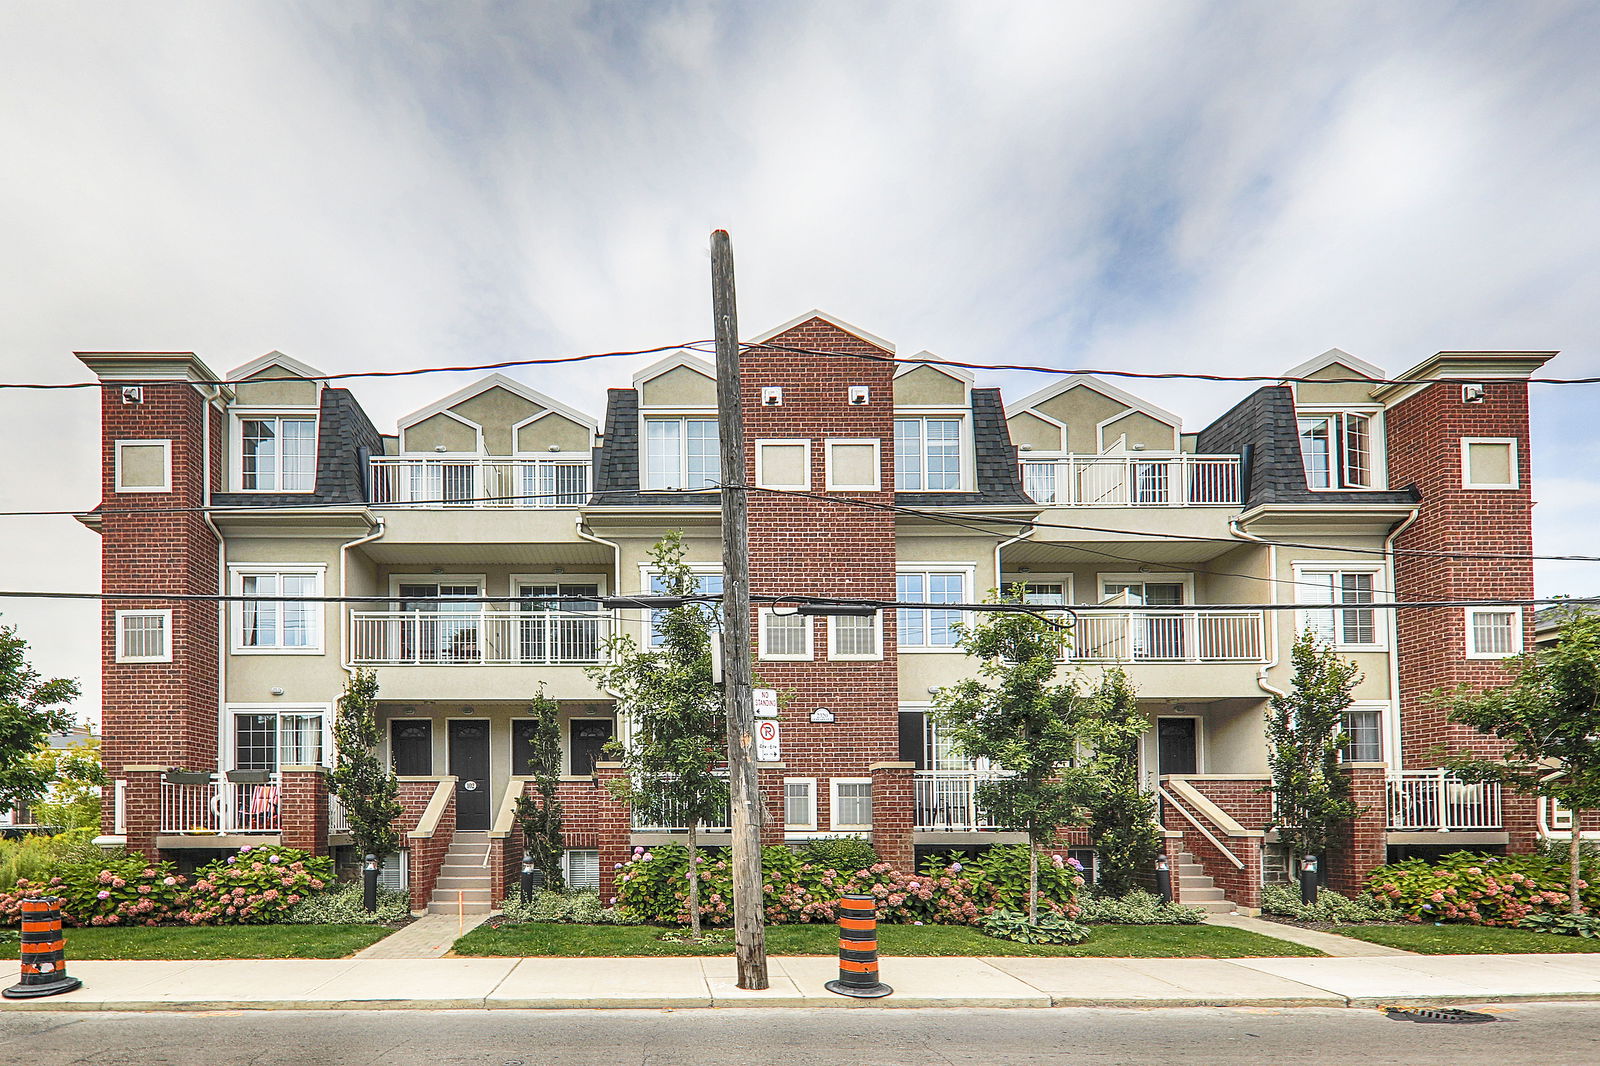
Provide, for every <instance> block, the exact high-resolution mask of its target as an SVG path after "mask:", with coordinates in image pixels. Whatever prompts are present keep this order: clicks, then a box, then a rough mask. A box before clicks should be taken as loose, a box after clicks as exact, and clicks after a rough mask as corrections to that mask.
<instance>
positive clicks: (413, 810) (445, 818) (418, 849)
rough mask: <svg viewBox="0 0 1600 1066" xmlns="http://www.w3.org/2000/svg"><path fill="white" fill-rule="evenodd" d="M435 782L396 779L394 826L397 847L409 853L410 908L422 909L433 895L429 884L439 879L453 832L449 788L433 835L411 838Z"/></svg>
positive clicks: (453, 813) (452, 799)
mask: <svg viewBox="0 0 1600 1066" xmlns="http://www.w3.org/2000/svg"><path fill="white" fill-rule="evenodd" d="M438 786H439V783H438V782H437V781H402V782H400V804H401V806H402V807H403V808H404V809H403V810H402V812H401V814H400V818H399V820H398V821H397V822H396V823H395V829H396V830H398V831H399V833H400V846H401V847H403V848H405V849H407V851H408V853H409V855H410V861H409V866H410V871H409V874H410V879H411V909H412V910H423V909H425V908H426V907H427V906H428V901H429V900H430V899H432V898H433V884H434V882H435V881H437V880H438V879H439V868H440V867H441V866H443V865H444V856H445V852H447V851H449V850H450V842H451V841H452V840H453V839H454V838H455V835H456V797H455V793H454V792H453V791H452V792H451V793H450V798H449V800H448V802H446V804H445V808H444V814H443V815H442V816H441V817H440V818H439V824H438V826H437V828H436V829H435V830H434V834H433V836H431V837H427V838H416V839H414V838H412V837H411V835H410V834H411V833H412V832H413V831H414V830H415V829H416V828H417V824H418V823H419V822H420V821H421V820H422V815H423V812H424V811H425V810H426V809H427V806H428V801H429V800H431V799H432V798H433V793H434V790H435V789H437V788H438Z"/></svg>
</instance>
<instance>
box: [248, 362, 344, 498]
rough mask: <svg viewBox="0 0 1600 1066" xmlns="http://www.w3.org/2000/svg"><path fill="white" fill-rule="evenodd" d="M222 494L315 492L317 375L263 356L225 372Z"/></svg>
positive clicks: (322, 381)
mask: <svg viewBox="0 0 1600 1066" xmlns="http://www.w3.org/2000/svg"><path fill="white" fill-rule="evenodd" d="M228 380H229V381H232V382H234V383H235V384H234V387H233V392H234V401H233V403H232V404H231V405H230V406H229V408H228V414H229V417H228V448H227V452H228V476H227V485H228V489H229V490H230V491H233V492H241V493H260V494H271V495H280V494H301V493H305V494H310V493H314V492H316V490H317V453H318V443H317V442H318V440H319V439H320V436H321V428H322V426H321V423H322V394H323V390H324V389H326V388H327V387H328V382H327V380H326V378H325V377H324V375H323V372H322V371H320V370H317V369H316V368H314V367H310V366H307V365H306V364H305V363H302V362H300V361H299V360H298V359H294V358H292V357H290V356H287V355H284V354H283V353H282V352H276V351H274V352H268V353H267V354H266V355H263V356H261V357H260V358H257V359H252V360H251V361H250V362H248V363H245V364H244V365H243V366H239V367H235V368H234V369H233V370H231V371H229V372H228Z"/></svg>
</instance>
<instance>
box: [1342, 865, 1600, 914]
mask: <svg viewBox="0 0 1600 1066" xmlns="http://www.w3.org/2000/svg"><path fill="white" fill-rule="evenodd" d="M1577 888H1578V893H1579V900H1580V902H1581V903H1582V904H1583V905H1584V906H1585V907H1586V908H1588V909H1590V910H1593V909H1594V908H1595V907H1597V906H1600V889H1597V888H1596V887H1594V886H1591V885H1590V883H1589V882H1588V881H1586V880H1583V879H1582V878H1580V879H1579V880H1578V884H1577ZM1569 890H1570V886H1569V885H1568V874H1567V870H1566V869H1565V868H1564V864H1563V863H1560V862H1556V861H1552V860H1551V859H1548V858H1546V857H1545V856H1542V855H1474V854H1472V853H1471V852H1465V851H1457V852H1452V853H1451V854H1449V855H1445V856H1443V857H1442V858H1439V859H1435V860H1433V861H1427V860H1423V859H1407V860H1406V861H1404V862H1396V863H1390V864H1389V865H1387V866H1380V867H1378V868H1377V869H1376V870H1373V871H1372V873H1371V874H1370V875H1368V877H1367V885H1366V891H1367V893H1368V894H1369V895H1371V896H1372V897H1374V898H1376V899H1378V900H1382V901H1387V902H1388V903H1389V905H1390V906H1392V907H1394V908H1395V909H1396V910H1398V911H1399V912H1400V914H1401V916H1402V917H1404V918H1405V919H1406V920H1408V921H1413V922H1423V921H1426V922H1467V923H1470V924H1473V925H1505V926H1511V925H1516V924H1518V923H1519V922H1520V921H1522V919H1523V918H1525V917H1526V916H1527V915H1529V914H1536V913H1544V912H1549V911H1561V910H1565V909H1566V908H1567V906H1568V903H1569V902H1570V897H1569V896H1568V892H1569Z"/></svg>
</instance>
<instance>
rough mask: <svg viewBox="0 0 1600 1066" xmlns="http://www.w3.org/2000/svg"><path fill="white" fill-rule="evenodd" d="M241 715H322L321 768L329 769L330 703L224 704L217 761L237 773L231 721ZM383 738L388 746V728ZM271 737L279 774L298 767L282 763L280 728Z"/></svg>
mask: <svg viewBox="0 0 1600 1066" xmlns="http://www.w3.org/2000/svg"><path fill="white" fill-rule="evenodd" d="M241 714H270V715H272V716H273V717H274V718H279V719H281V718H282V717H283V716H284V715H286V714H287V715H310V714H319V715H321V716H322V765H323V766H332V765H333V763H334V758H333V754H334V753H333V704H331V703H229V704H225V705H224V707H223V715H222V730H221V734H222V735H221V736H220V737H219V738H218V739H219V740H220V742H221V743H222V751H221V753H220V754H221V756H222V757H221V759H220V762H221V763H222V765H223V766H224V767H226V768H227V769H229V770H237V769H238V768H239V767H238V765H237V763H238V753H239V749H238V743H237V742H238V735H237V733H238V730H237V727H236V725H235V722H234V718H235V717H236V716H238V715H241ZM384 736H385V740H384V742H385V743H387V738H388V728H387V727H385V731H384ZM273 738H274V739H273V743H274V744H275V745H276V750H275V751H274V752H273V759H274V761H275V763H276V765H277V767H278V771H280V772H281V771H282V770H283V768H284V766H285V765H291V766H292V765H297V764H294V763H288V764H286V763H284V762H283V733H282V731H281V730H280V729H278V728H274V730H273ZM385 765H393V764H392V763H386V764H385Z"/></svg>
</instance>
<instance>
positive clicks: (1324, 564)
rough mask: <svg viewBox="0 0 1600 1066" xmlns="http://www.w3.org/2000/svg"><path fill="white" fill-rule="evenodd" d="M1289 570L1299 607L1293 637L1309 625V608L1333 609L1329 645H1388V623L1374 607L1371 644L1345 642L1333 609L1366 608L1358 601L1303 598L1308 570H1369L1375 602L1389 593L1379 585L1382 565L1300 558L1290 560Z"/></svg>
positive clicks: (1385, 647) (1364, 647)
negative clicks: (1332, 625)
mask: <svg viewBox="0 0 1600 1066" xmlns="http://www.w3.org/2000/svg"><path fill="white" fill-rule="evenodd" d="M1290 570H1291V571H1292V572H1293V574H1294V581H1295V602H1296V604H1298V605H1299V606H1300V608H1301V609H1300V610H1297V611H1295V613H1294V624H1295V631H1294V637H1295V638H1298V637H1299V635H1300V634H1301V633H1304V632H1305V631H1306V629H1307V628H1309V620H1310V616H1311V614H1312V613H1313V612H1318V611H1331V612H1334V638H1333V640H1332V641H1331V645H1332V647H1333V648H1334V650H1335V651H1387V650H1388V647H1389V642H1388V631H1389V627H1388V626H1387V625H1386V624H1384V622H1383V619H1382V617H1381V616H1380V615H1379V611H1378V609H1377V608H1373V609H1372V640H1373V642H1372V643H1371V644H1347V643H1345V642H1344V641H1343V640H1341V639H1339V638H1340V636H1341V634H1342V632H1343V629H1344V627H1343V625H1342V624H1341V622H1340V620H1339V617H1338V614H1337V612H1339V611H1345V610H1364V609H1366V608H1364V607H1363V606H1362V605H1361V604H1348V603H1339V602H1329V603H1327V604H1325V605H1324V604H1318V603H1316V602H1314V601H1310V600H1307V599H1306V598H1305V596H1306V591H1307V589H1308V587H1309V585H1310V582H1309V580H1307V575H1309V574H1318V573H1335V574H1371V575H1372V598H1373V600H1374V601H1375V602H1376V601H1381V600H1383V599H1384V597H1386V596H1388V595H1390V593H1389V590H1388V589H1385V588H1384V587H1383V582H1384V579H1385V572H1384V568H1383V566H1382V565H1369V564H1367V563H1346V562H1343V561H1340V560H1326V561H1319V560H1308V561H1303V562H1294V563H1291V564H1290Z"/></svg>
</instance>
